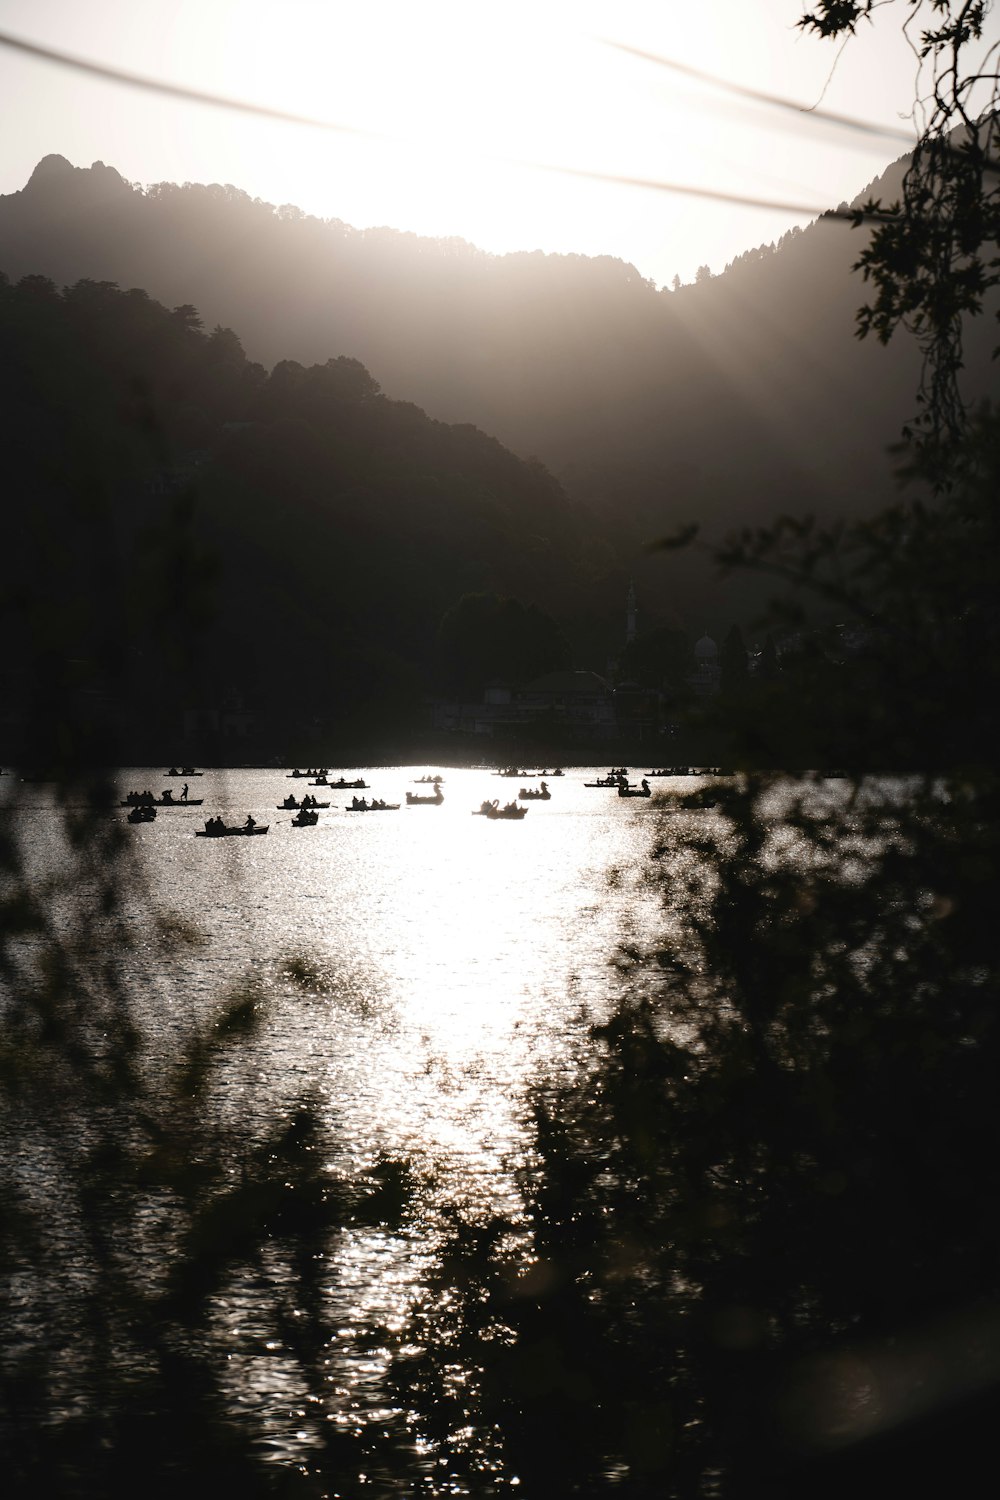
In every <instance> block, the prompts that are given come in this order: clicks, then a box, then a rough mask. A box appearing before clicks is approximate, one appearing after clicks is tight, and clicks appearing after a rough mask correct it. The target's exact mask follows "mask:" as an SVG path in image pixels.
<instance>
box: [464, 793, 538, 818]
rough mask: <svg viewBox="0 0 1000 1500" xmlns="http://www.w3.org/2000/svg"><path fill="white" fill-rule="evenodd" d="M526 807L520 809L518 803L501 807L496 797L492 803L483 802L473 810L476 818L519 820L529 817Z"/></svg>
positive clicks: (509, 803)
mask: <svg viewBox="0 0 1000 1500" xmlns="http://www.w3.org/2000/svg"><path fill="white" fill-rule="evenodd" d="M527 813H528V809H527V808H526V807H518V805H517V803H516V802H508V803H507V805H506V807H500V806H499V804H498V802H497V799H496V797H494V798H493V801H492V802H481V803H480V805H479V806H478V807H474V808H473V809H472V816H473V817H474V818H493V819H497V818H510V819H519V818H524V817H526V816H527Z"/></svg>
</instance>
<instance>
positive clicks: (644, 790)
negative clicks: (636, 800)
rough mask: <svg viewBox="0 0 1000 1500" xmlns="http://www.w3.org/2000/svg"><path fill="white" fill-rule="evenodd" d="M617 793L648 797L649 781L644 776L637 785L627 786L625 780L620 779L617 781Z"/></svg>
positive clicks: (624, 795)
mask: <svg viewBox="0 0 1000 1500" xmlns="http://www.w3.org/2000/svg"><path fill="white" fill-rule="evenodd" d="M618 795H619V797H648V796H650V795H651V793H650V790H649V782H648V781H647V780H646V778H645V776H644V777H643V778H642V781H641V782H640V783H639V785H638V786H629V785H628V784H627V782H624V781H620V782H619V783H618Z"/></svg>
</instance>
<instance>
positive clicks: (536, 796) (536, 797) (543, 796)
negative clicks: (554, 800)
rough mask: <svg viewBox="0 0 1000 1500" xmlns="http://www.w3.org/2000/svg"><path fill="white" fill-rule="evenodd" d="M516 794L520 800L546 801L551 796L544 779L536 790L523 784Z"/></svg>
mask: <svg viewBox="0 0 1000 1500" xmlns="http://www.w3.org/2000/svg"><path fill="white" fill-rule="evenodd" d="M517 795H518V796H519V797H520V799H521V801H522V802H548V801H550V800H551V797H552V793H551V792H550V791H549V789H548V786H547V784H546V783H545V782H544V781H543V782H542V784H541V786H540V787H539V788H538V790H537V791H536V790H534V788H532V787H530V786H523V787H522V788H521V790H520V791H519V792H518V794H517Z"/></svg>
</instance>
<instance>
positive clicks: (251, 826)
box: [243, 813, 257, 833]
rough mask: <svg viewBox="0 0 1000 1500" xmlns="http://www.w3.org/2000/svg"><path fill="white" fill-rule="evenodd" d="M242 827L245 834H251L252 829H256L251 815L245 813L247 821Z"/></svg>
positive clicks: (254, 820) (255, 823)
mask: <svg viewBox="0 0 1000 1500" xmlns="http://www.w3.org/2000/svg"><path fill="white" fill-rule="evenodd" d="M243 827H244V828H245V829H246V831H247V833H253V831H254V829H255V828H256V827H257V819H256V818H255V817H254V815H253V813H247V820H246V822H245V823H244V824H243Z"/></svg>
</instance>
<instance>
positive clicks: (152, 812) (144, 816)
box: [128, 806, 156, 823]
mask: <svg viewBox="0 0 1000 1500" xmlns="http://www.w3.org/2000/svg"><path fill="white" fill-rule="evenodd" d="M155 817H156V808H155V807H145V806H143V807H133V809H132V811H131V812H130V813H129V815H128V821H129V822H130V823H152V822H153V820H154V819H155Z"/></svg>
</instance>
